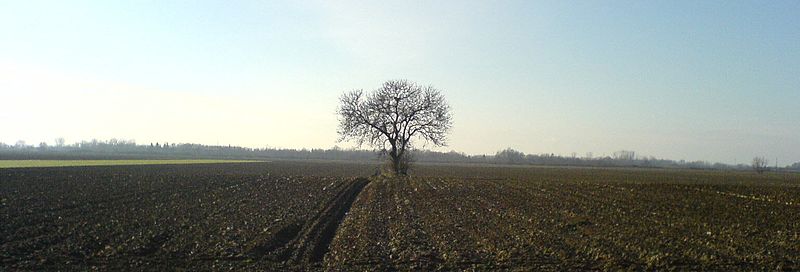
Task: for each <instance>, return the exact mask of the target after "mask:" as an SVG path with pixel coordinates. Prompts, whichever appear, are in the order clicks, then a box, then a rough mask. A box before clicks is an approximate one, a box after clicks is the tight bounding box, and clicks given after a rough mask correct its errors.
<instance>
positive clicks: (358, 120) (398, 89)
mask: <svg viewBox="0 0 800 272" xmlns="http://www.w3.org/2000/svg"><path fill="white" fill-rule="evenodd" d="M339 101H340V104H339V108H338V111H337V113H338V115H339V130H338V133H339V136H340V137H339V141H345V140H355V141H356V143H358V145H359V146H361V145H363V144H369V145H371V146H373V147H375V148H379V149H381V150H382V151H383V152H384V153H386V154H388V155H389V168H390V171H391V173H392V174H395V175H406V174H407V172H408V167H409V165H410V162H411V157H409V152H408V151H409V150H410V149H411V148H412V142H413V141H414V140H415V139H421V140H424V141H426V142H428V143H431V144H433V145H435V146H445V145H446V136H447V133H448V131H449V130H450V126H451V125H452V121H451V117H450V106H449V105H448V104H447V101H445V99H444V96H443V95H442V93H441V92H440V91H439V90H438V89H436V88H434V87H432V86H421V85H418V84H416V83H414V82H410V81H407V80H390V81H386V82H385V83H383V86H381V87H380V88H378V89H376V90H374V91H372V92H371V93H369V94H366V93H364V91H363V90H354V91H351V92H347V93H345V94H343V95H342V96H341V97H340V98H339Z"/></svg>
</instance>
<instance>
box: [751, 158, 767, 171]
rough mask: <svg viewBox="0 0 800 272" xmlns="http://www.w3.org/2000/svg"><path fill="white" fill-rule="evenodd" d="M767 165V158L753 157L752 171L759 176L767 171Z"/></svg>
mask: <svg viewBox="0 0 800 272" xmlns="http://www.w3.org/2000/svg"><path fill="white" fill-rule="evenodd" d="M767 163H768V161H767V158H764V157H755V158H753V163H752V166H753V170H755V171H756V173H759V174H761V173H764V171H767Z"/></svg>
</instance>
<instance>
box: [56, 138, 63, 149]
mask: <svg viewBox="0 0 800 272" xmlns="http://www.w3.org/2000/svg"><path fill="white" fill-rule="evenodd" d="M64 142H65V141H64V137H58V138H56V146H57V147H64Z"/></svg>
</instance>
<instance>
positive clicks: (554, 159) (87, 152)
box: [0, 138, 800, 170]
mask: <svg viewBox="0 0 800 272" xmlns="http://www.w3.org/2000/svg"><path fill="white" fill-rule="evenodd" d="M381 156H383V154H381V153H380V152H377V151H370V150H360V149H342V148H339V147H338V146H335V147H333V148H331V149H299V150H298V149H281V148H247V147H239V146H230V145H228V146H220V145H201V144H186V143H181V144H176V143H166V142H163V143H150V144H143V145H142V144H137V143H136V142H135V141H133V140H118V139H111V140H108V141H102V140H91V141H81V142H79V143H74V144H65V143H64V140H63V139H61V138H59V139H56V144H55V145H48V144H46V143H40V144H39V145H36V146H34V145H28V144H26V143H25V142H23V141H18V142H17V143H15V144H14V145H8V144H4V143H0V159H6V160H8V159H150V158H153V159H156V158H158V159H191V158H202V159H299V160H308V159H310V160H347V161H378V160H379V159H381ZM412 156H413V159H414V160H415V161H418V162H440V163H482V164H516V165H552V166H600V167H649V168H696V169H741V170H747V169H751V166H750V165H745V164H739V165H729V164H722V163H711V162H706V161H683V160H680V161H675V160H667V159H658V158H654V157H648V156H637V154H636V153H635V152H633V151H625V150H623V151H618V152H614V154H612V156H600V157H594V156H592V154H591V153H587V154H586V155H585V156H583V157H578V156H577V155H576V154H575V153H573V154H571V156H561V155H556V154H525V153H523V152H520V151H517V150H514V149H511V148H508V149H505V150H501V151H498V152H496V153H495V154H493V155H467V154H464V153H461V152H456V151H450V152H437V151H430V150H414V152H413V153H412ZM787 168H792V169H797V170H800V162H799V163H795V164H793V165H791V166H788V167H787Z"/></svg>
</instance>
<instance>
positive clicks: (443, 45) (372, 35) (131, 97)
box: [0, 1, 800, 164]
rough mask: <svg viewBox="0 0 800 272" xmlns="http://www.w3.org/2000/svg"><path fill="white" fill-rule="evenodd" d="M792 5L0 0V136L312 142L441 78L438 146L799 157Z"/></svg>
mask: <svg viewBox="0 0 800 272" xmlns="http://www.w3.org/2000/svg"><path fill="white" fill-rule="evenodd" d="M797 14H800V2H798V1H744V2H743V1H580V2H568V1H491V2H490V1H363V2H355V1H0V95H1V96H2V97H3V101H4V102H3V107H0V122H2V123H3V129H2V130H0V141H2V142H6V143H13V142H15V141H16V140H19V139H24V140H26V141H28V142H29V143H38V142H40V141H47V142H52V141H53V139H54V138H56V137H65V138H67V141H68V142H71V141H79V140H84V139H90V138H100V139H109V138H133V139H136V140H137V141H138V142H140V143H149V142H155V141H161V142H163V141H169V142H195V143H205V144H216V143H220V144H233V145H243V146H250V147H264V146H272V147H292V148H301V147H307V148H311V147H322V148H327V147H331V146H333V145H336V144H338V145H340V146H350V145H349V144H347V143H336V138H337V137H336V122H337V120H336V115H335V109H336V106H337V104H336V103H337V97H338V96H339V95H340V94H341V93H343V92H345V91H348V90H351V89H357V88H364V89H372V88H375V87H377V86H378V85H380V83H381V82H383V81H385V80H388V79H396V78H407V79H410V80H413V81H417V82H420V83H424V84H432V85H434V86H436V87H438V88H440V89H442V90H443V92H444V93H445V95H446V97H447V99H448V100H449V102H450V104H451V106H452V108H453V115H454V129H453V131H452V134H451V136H450V141H449V143H450V145H449V146H448V147H445V148H440V149H439V150H450V149H454V150H458V151H463V152H466V153H469V154H484V153H486V154H492V153H494V152H495V151H497V150H499V149H502V148H505V147H513V148H515V149H518V150H521V151H524V152H526V153H556V154H563V155H568V154H571V153H572V152H577V153H578V154H580V155H583V154H585V153H586V152H593V153H594V155H595V156H599V155H603V154H607V155H608V154H611V153H612V152H614V151H616V150H620V149H627V150H635V151H637V152H638V153H639V154H646V155H652V156H656V157H663V158H671V159H686V160H709V161H721V162H728V163H733V162H739V163H742V162H745V163H746V162H749V160H750V159H751V158H752V157H753V156H756V155H759V156H767V157H769V158H770V161H773V160H774V159H775V158H777V159H778V162H779V163H781V164H784V163H790V162H796V161H800V123H798V121H797V120H798V116H800V109H799V108H798V106H797V105H798V101H800V16H797Z"/></svg>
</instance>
